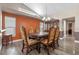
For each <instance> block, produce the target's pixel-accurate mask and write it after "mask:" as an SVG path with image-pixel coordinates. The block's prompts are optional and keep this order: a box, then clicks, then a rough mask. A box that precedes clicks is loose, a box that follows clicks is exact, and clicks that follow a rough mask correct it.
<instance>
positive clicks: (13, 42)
mask: <svg viewBox="0 0 79 59" xmlns="http://www.w3.org/2000/svg"><path fill="white" fill-rule="evenodd" d="M22 40H23V39H17V40H13V41H12V42H13V43H14V42H19V41H22ZM9 43H11V41H10V42H9Z"/></svg>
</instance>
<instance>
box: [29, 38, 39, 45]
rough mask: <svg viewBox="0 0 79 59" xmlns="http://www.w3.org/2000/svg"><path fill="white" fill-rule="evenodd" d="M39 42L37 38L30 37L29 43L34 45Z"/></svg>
mask: <svg viewBox="0 0 79 59" xmlns="http://www.w3.org/2000/svg"><path fill="white" fill-rule="evenodd" d="M37 43H38V41H37V40H33V39H28V45H34V44H37Z"/></svg>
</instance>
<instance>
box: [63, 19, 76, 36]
mask: <svg viewBox="0 0 79 59" xmlns="http://www.w3.org/2000/svg"><path fill="white" fill-rule="evenodd" d="M64 21H65V22H66V28H65V29H66V36H67V37H72V36H74V31H75V29H74V28H75V17H70V18H65V19H64Z"/></svg>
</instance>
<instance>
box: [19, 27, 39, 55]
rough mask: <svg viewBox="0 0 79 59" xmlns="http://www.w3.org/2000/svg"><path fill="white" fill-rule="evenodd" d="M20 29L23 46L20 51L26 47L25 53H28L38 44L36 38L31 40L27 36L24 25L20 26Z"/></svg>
mask: <svg viewBox="0 0 79 59" xmlns="http://www.w3.org/2000/svg"><path fill="white" fill-rule="evenodd" d="M20 31H21V37H22V39H23V47H22V52H24V49H26V54H28V53H29V52H30V51H32V50H33V49H35V48H36V45H37V44H38V41H37V40H31V39H29V38H28V35H27V33H26V29H25V27H24V26H21V27H20Z"/></svg>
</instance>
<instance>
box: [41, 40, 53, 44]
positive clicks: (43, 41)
mask: <svg viewBox="0 0 79 59" xmlns="http://www.w3.org/2000/svg"><path fill="white" fill-rule="evenodd" d="M41 43H42V44H45V45H47V44H51V43H52V40H50V41H49V42H48V39H44V40H42V41H41Z"/></svg>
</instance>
